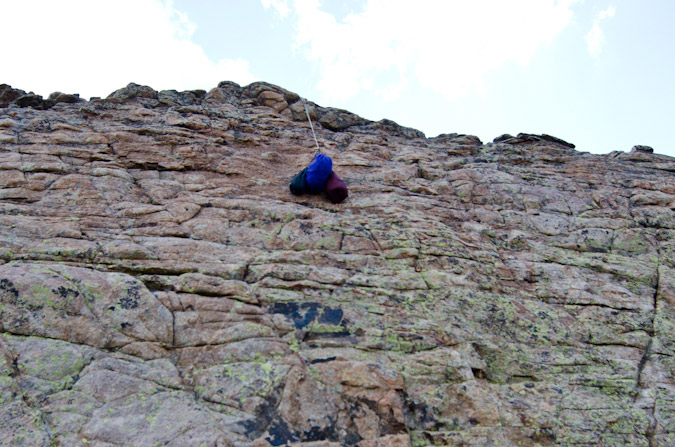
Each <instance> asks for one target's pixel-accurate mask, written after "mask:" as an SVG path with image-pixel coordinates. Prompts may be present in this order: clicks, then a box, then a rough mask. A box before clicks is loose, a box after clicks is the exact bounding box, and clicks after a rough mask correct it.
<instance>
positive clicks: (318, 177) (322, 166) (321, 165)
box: [305, 154, 333, 194]
mask: <svg viewBox="0 0 675 447" xmlns="http://www.w3.org/2000/svg"><path fill="white" fill-rule="evenodd" d="M331 172H333V160H331V159H330V157H329V156H328V155H324V154H317V155H316V157H314V160H312V162H311V163H310V164H309V166H308V167H307V174H306V176H305V182H306V184H307V192H309V193H312V194H320V193H322V192H324V191H325V190H326V181H327V180H328V176H329V175H330V173H331Z"/></svg>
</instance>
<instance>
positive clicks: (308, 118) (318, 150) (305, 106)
mask: <svg viewBox="0 0 675 447" xmlns="http://www.w3.org/2000/svg"><path fill="white" fill-rule="evenodd" d="M302 106H303V107H304V108H305V113H306V114H307V121H309V128H310V129H312V135H314V142H315V143H316V152H315V154H318V153H320V152H321V149H319V140H317V139H316V134H315V133H314V126H313V125H312V118H310V117H309V110H307V104H306V103H305V100H304V99H303V100H302Z"/></svg>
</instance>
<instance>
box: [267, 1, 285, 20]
mask: <svg viewBox="0 0 675 447" xmlns="http://www.w3.org/2000/svg"><path fill="white" fill-rule="evenodd" d="M261 1H262V5H263V7H264V8H265V9H269V8H274V9H275V10H276V11H277V12H278V13H279V15H280V16H281V18H284V17H286V16H287V15H288V13H289V12H290V8H289V7H288V0H261Z"/></svg>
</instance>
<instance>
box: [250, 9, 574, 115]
mask: <svg viewBox="0 0 675 447" xmlns="http://www.w3.org/2000/svg"><path fill="white" fill-rule="evenodd" d="M262 1H263V3H269V1H270V0H262ZM577 1H578V0H558V1H556V0H511V1H508V2H506V1H504V0H472V1H470V2H469V1H449V0H448V1H438V0H418V1H415V2H411V1H410V0H368V1H367V3H366V4H365V6H364V7H363V9H362V11H361V12H360V13H357V14H350V15H348V16H346V17H345V18H344V19H342V20H341V21H337V20H336V18H335V17H334V16H333V15H331V14H329V13H328V12H326V11H324V10H322V9H321V4H320V2H319V1H318V0H294V1H293V5H292V9H293V11H294V12H295V15H293V17H294V18H297V34H296V36H295V38H296V44H297V48H296V49H299V50H301V51H303V52H304V53H305V55H306V57H307V58H308V59H309V60H311V61H313V62H315V63H316V64H317V66H318V69H319V72H320V77H321V80H320V81H319V88H320V90H321V91H322V93H323V95H324V96H325V99H326V100H330V101H335V102H338V103H340V102H342V103H344V102H346V100H348V99H349V98H350V97H352V96H355V95H357V94H359V93H360V92H361V91H367V90H374V91H376V92H377V93H378V94H381V95H383V96H384V97H387V98H389V99H395V98H396V97H397V96H398V95H399V94H400V93H401V92H403V91H404V90H405V89H406V88H407V86H409V85H410V83H411V81H413V80H416V81H417V82H419V83H420V84H421V85H422V86H424V87H427V88H430V89H432V90H434V91H436V92H438V93H440V94H441V95H442V96H443V97H445V98H446V99H449V100H453V99H458V98H461V97H464V96H468V95H470V94H472V93H480V92H484V91H485V90H486V88H485V86H484V85H483V77H484V75H485V74H486V73H488V72H490V71H492V70H495V69H498V68H499V67H501V66H503V65H504V64H506V63H508V62H511V61H513V62H516V63H519V64H527V63H528V62H529V61H530V59H531V58H532V56H533V55H534V54H535V52H536V51H537V50H538V49H539V48H540V47H541V46H542V45H544V44H545V43H546V42H549V41H551V40H552V39H553V38H554V37H555V36H556V35H557V34H558V33H559V32H560V31H561V30H562V29H564V28H565V26H567V24H568V23H569V22H570V19H571V17H572V10H571V5H572V4H573V3H576V2H577ZM284 3H285V2H284Z"/></svg>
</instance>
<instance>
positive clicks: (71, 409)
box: [0, 82, 675, 447]
mask: <svg viewBox="0 0 675 447" xmlns="http://www.w3.org/2000/svg"><path fill="white" fill-rule="evenodd" d="M57 103H58V106H55V107H52V106H54V104H57ZM305 107H306V109H305ZM307 113H309V115H310V117H311V119H312V120H313V124H314V126H315V128H316V133H317V138H318V139H319V142H320V145H321V148H322V151H323V152H324V153H326V154H327V155H329V156H330V157H331V158H332V159H333V162H334V169H335V171H336V172H337V173H338V174H339V176H340V177H341V178H342V179H343V180H344V181H345V183H346V184H347V186H348V187H349V191H350V195H349V198H348V199H347V200H345V201H344V202H342V203H341V204H339V205H336V204H332V203H330V202H329V201H328V200H327V199H326V198H324V197H322V196H320V195H319V196H301V197H296V196H292V195H291V194H290V193H289V191H288V182H289V181H290V179H291V178H292V176H293V175H294V174H295V173H297V172H298V171H299V170H300V169H302V168H303V167H304V166H306V165H307V164H308V163H309V162H310V161H311V159H312V154H313V152H314V149H315V148H314V144H315V143H314V139H313V137H312V133H311V130H310V127H309V123H308V122H307ZM648 149H651V148H644V147H642V146H636V148H635V149H634V150H633V151H631V152H628V153H612V154H610V155H607V156H600V155H590V154H585V153H578V152H576V151H575V150H574V145H572V144H570V143H567V142H565V141H563V140H561V139H558V138H555V137H551V136H549V135H532V134H518V135H517V136H515V137H514V136H511V135H503V136H501V137H498V138H496V139H495V140H494V141H493V142H492V143H487V144H483V143H482V142H481V141H480V140H479V139H478V138H476V137H474V136H470V135H462V134H458V133H451V134H443V135H439V136H438V137H435V138H426V137H425V136H424V134H422V133H421V132H419V131H416V130H414V129H408V128H405V127H402V126H399V125H398V124H396V123H394V122H391V121H388V120H382V121H379V122H372V121H368V120H366V119H363V118H361V117H358V116H356V115H354V114H352V113H350V112H347V111H343V110H339V109H333V108H327V107H321V106H319V105H316V104H313V103H311V102H305V101H304V100H302V99H301V98H300V97H299V96H298V95H297V94H295V93H293V92H289V91H288V90H285V89H283V88H281V87H278V86H274V85H271V84H267V83H262V82H259V83H254V84H251V85H249V86H245V87H241V86H239V85H237V84H234V83H232V82H221V83H220V84H219V85H218V86H217V87H216V88H214V89H212V90H211V91H209V92H208V93H207V92H205V91H199V90H195V91H189V92H177V91H173V90H165V91H160V92H157V91H155V90H154V89H152V88H151V87H147V86H140V85H137V84H129V85H128V86H127V87H125V88H123V89H120V90H118V91H116V92H114V93H112V94H111V95H110V96H109V97H108V98H106V99H102V100H101V99H94V100H92V101H83V100H80V99H79V98H78V97H77V96H76V95H64V94H60V93H58V92H57V93H55V94H53V95H52V96H50V98H49V99H47V100H43V99H42V98H40V97H38V96H37V95H31V94H27V93H26V92H25V91H22V90H18V89H13V88H11V87H10V86H7V85H4V84H3V85H0V354H1V355H0V404H2V405H0V440H1V441H0V445H3V446H4V445H7V446H25V445H36V446H41V445H63V446H82V447H84V446H101V447H103V446H106V447H108V446H127V445H138V446H155V445H169V446H202V445H209V446H221V447H222V446H227V447H243V446H257V447H265V446H282V445H292V446H298V447H333V446H360V447H413V446H414V447H419V446H425V445H439V446H441V445H443V446H447V445H472V446H495V445H500V446H514V447H515V446H531V447H535V446H556V445H558V446H567V445H584V446H618V445H631V446H645V447H647V446H648V447H657V446H659V447H666V446H670V445H673V443H675V393H674V392H673V390H674V389H675V383H674V381H673V380H674V379H673V377H674V376H675V361H674V360H673V356H674V355H675V340H674V339H673V335H672V334H673V333H674V332H675V323H674V322H675V242H673V241H675V219H674V218H673V216H674V213H673V210H674V209H675V160H674V159H672V158H670V157H665V156H661V155H658V154H655V153H654V152H653V151H652V150H648Z"/></svg>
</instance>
